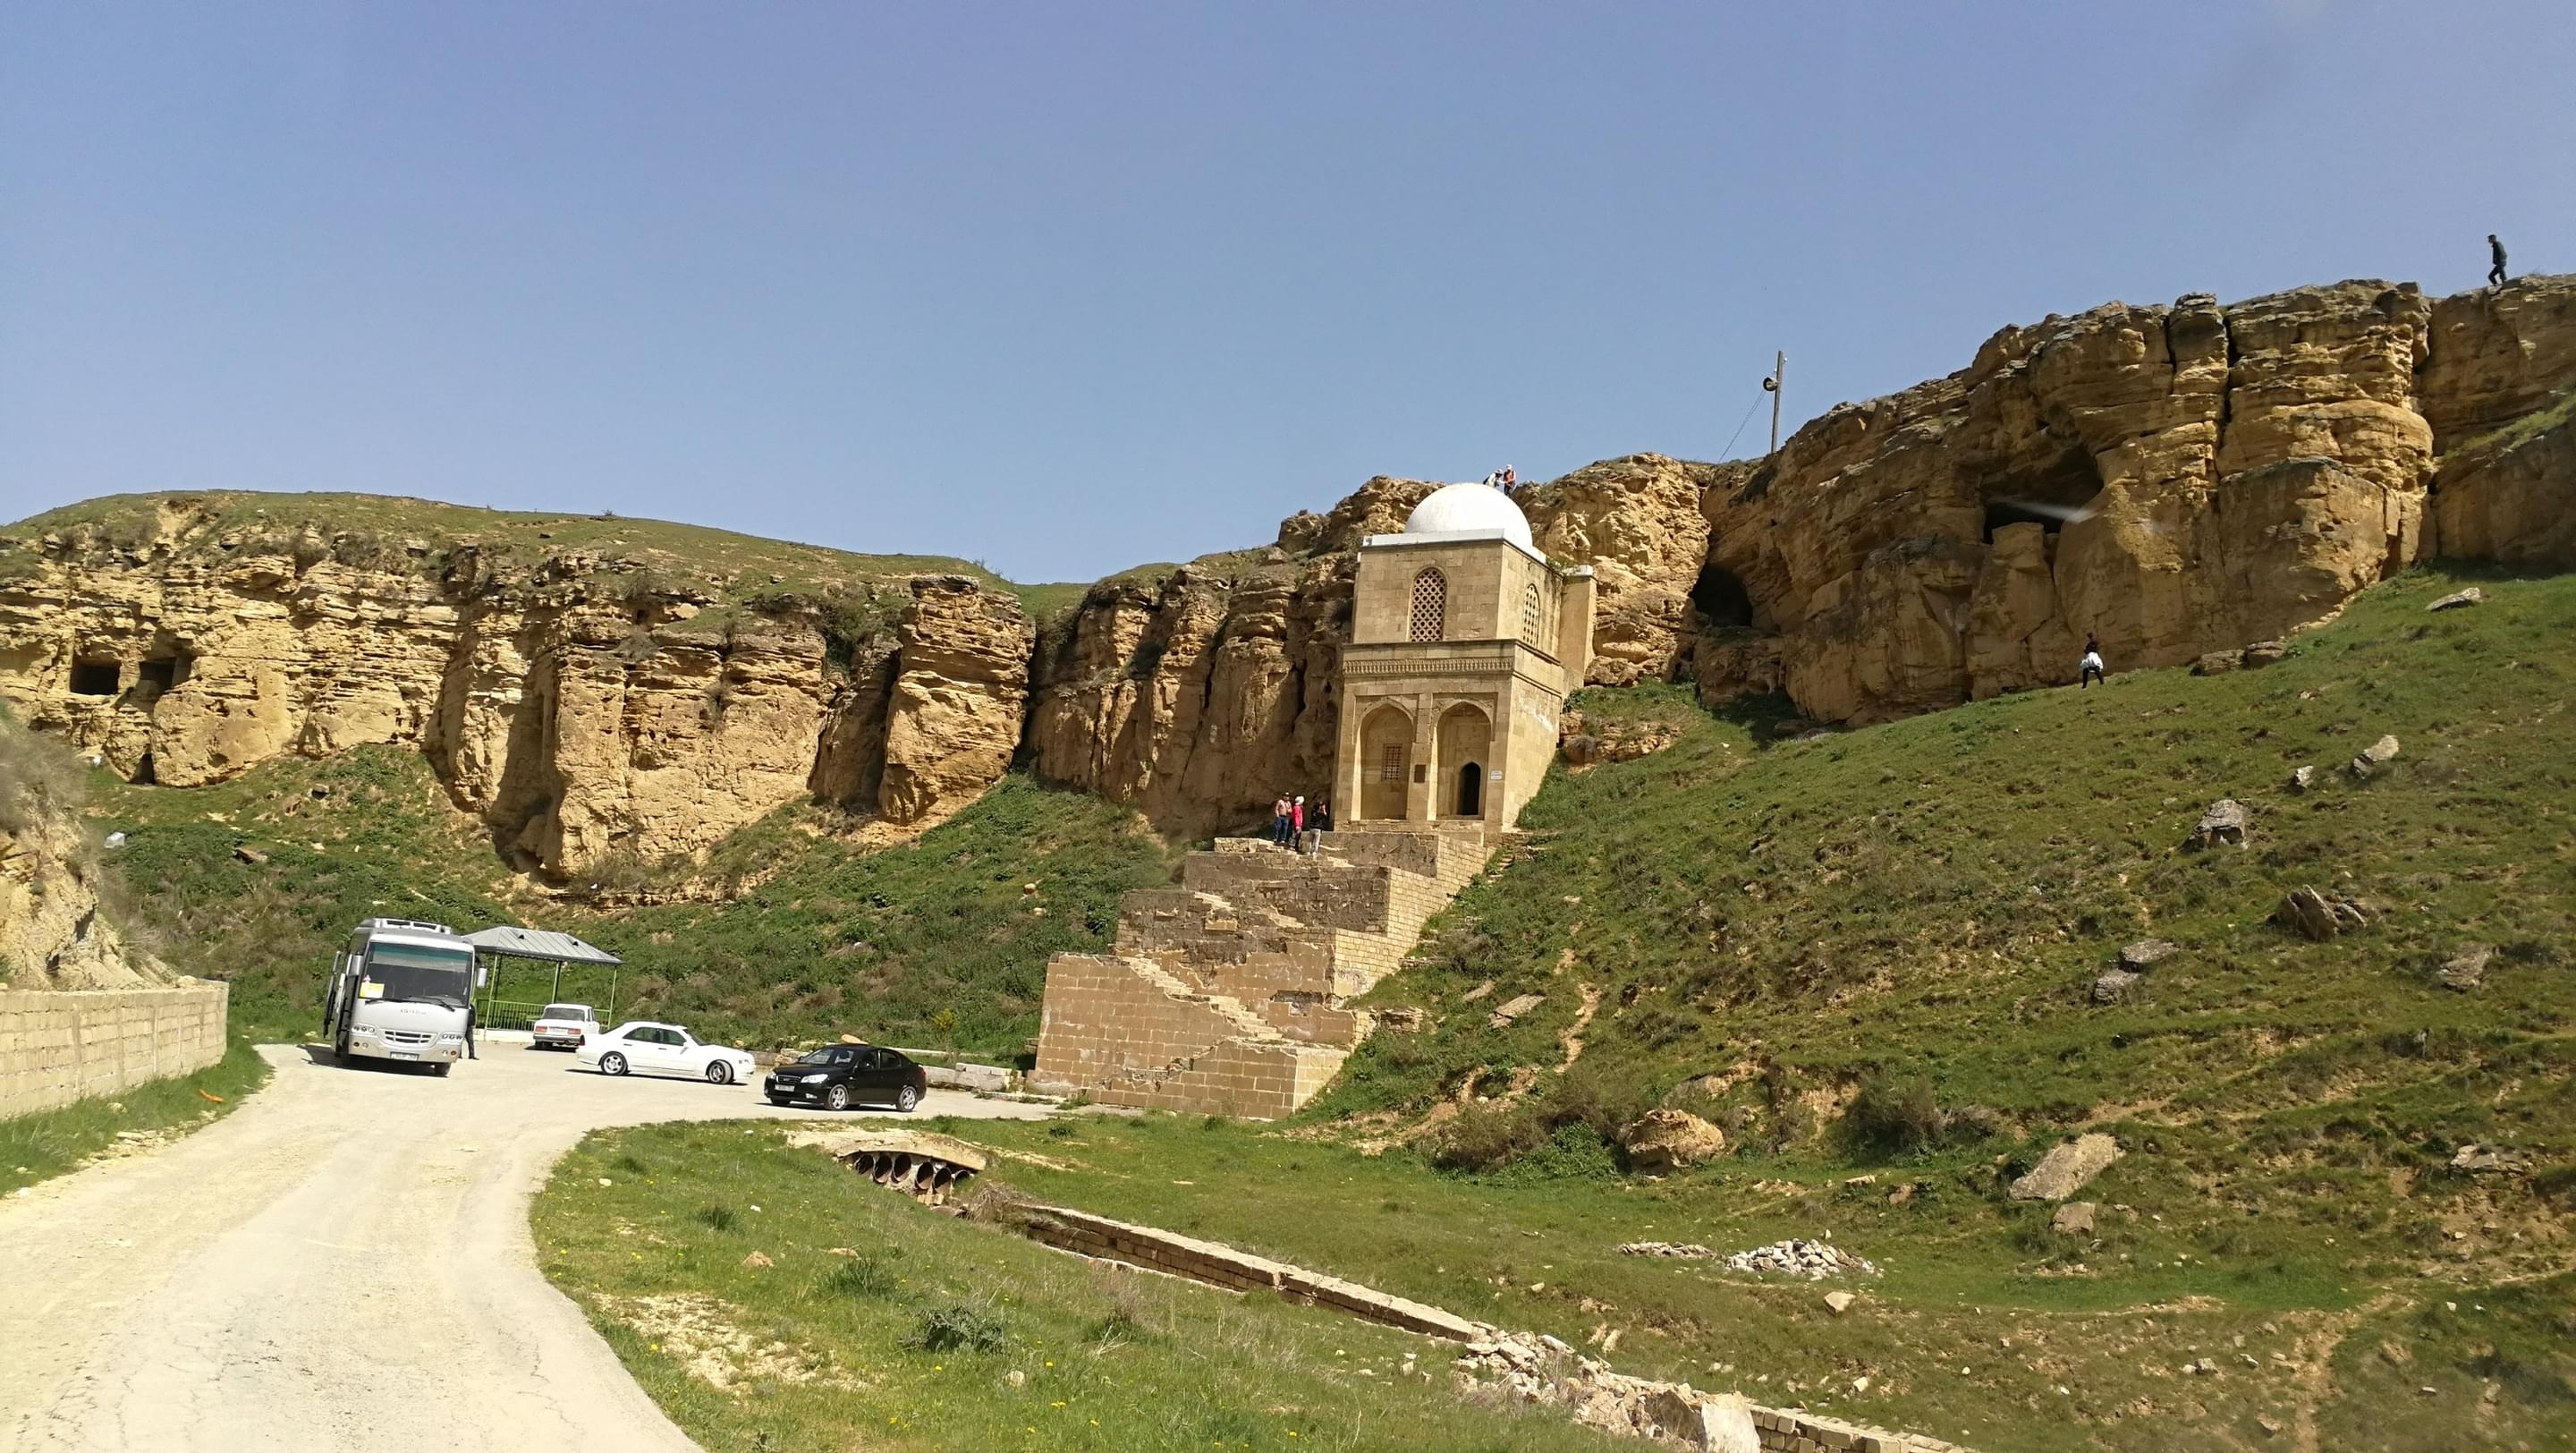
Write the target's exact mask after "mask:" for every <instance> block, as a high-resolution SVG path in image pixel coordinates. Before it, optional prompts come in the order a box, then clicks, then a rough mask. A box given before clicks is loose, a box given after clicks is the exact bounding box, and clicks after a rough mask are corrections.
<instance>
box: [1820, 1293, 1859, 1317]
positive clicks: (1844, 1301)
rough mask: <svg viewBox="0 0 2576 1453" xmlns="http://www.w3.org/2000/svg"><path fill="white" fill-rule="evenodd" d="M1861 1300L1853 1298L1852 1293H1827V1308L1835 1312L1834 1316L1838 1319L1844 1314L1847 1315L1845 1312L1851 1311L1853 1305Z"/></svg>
mask: <svg viewBox="0 0 2576 1453" xmlns="http://www.w3.org/2000/svg"><path fill="white" fill-rule="evenodd" d="M1859 1300H1860V1298H1858V1297H1856V1296H1853V1295H1852V1294H1851V1293H1849V1292H1827V1293H1825V1306H1826V1307H1827V1308H1829V1309H1830V1310H1831V1311H1832V1312H1833V1314H1834V1315H1835V1316H1837V1317H1839V1316H1841V1315H1842V1314H1843V1313H1845V1312H1848V1311H1850V1310H1851V1309H1852V1303H1854V1302H1857V1301H1859Z"/></svg>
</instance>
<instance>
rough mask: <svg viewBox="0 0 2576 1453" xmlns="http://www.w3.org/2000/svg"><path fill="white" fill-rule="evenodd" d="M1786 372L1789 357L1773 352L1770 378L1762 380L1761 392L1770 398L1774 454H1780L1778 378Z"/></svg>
mask: <svg viewBox="0 0 2576 1453" xmlns="http://www.w3.org/2000/svg"><path fill="white" fill-rule="evenodd" d="M1788 371H1789V355H1788V354H1787V353H1784V352H1774V353H1773V354H1772V356H1771V376H1770V377H1769V378H1766V379H1764V380H1762V391H1763V392H1764V393H1766V394H1769V395H1770V396H1771V452H1772V453H1774V454H1777V453H1779V452H1780V376H1781V375H1782V374H1785V373H1787V372H1788Z"/></svg>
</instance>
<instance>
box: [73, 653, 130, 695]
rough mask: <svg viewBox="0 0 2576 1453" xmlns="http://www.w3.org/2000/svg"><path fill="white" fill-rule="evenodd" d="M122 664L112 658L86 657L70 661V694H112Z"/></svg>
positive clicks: (123, 669)
mask: <svg viewBox="0 0 2576 1453" xmlns="http://www.w3.org/2000/svg"><path fill="white" fill-rule="evenodd" d="M124 672H125V668H124V666H123V665H121V664H120V663H118V662H117V661H114V660H101V659H97V658H94V657H93V658H86V659H83V660H79V661H74V662H73V663H72V695H74V696H114V695H115V694H116V688H117V681H118V678H120V677H121V676H123V675H124Z"/></svg>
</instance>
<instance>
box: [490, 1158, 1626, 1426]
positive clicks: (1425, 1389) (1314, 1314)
mask: <svg viewBox="0 0 2576 1453" xmlns="http://www.w3.org/2000/svg"><path fill="white" fill-rule="evenodd" d="M942 1128H946V1129H951V1130H954V1129H956V1128H958V1127H957V1125H955V1124H948V1125H944V1126H943V1127H942ZM755 1206H757V1208H758V1209H756V1210H755V1209H753V1208H754V1207H755ZM535 1232H536V1239H537V1245H538V1248H539V1254H540V1257H541V1259H542V1262H543V1266H544V1269H545V1272H546V1274H547V1276H548V1277H550V1278H551V1279H553V1281H554V1282H555V1283H556V1285H558V1286H560V1287H562V1288H563V1289H564V1290H565V1291H566V1292H567V1293H569V1294H571V1295H572V1296H573V1297H574V1298H575V1299H576V1300H578V1301H579V1302H580V1303H581V1304H582V1305H583V1307H584V1308H585V1309H587V1310H588V1312H589V1314H590V1317H591V1320H592V1322H593V1324H594V1325H596V1326H597V1327H598V1328H599V1330H600V1332H601V1334H602V1335H603V1336H605V1337H606V1338H607V1340H608V1342H609V1344H610V1345H611V1346H612V1347H614V1348H615V1349H616V1350H617V1353H618V1355H619V1357H620V1358H622V1359H623V1360H624V1362H625V1364H626V1366H627V1367H628V1369H629V1370H630V1371H632V1372H633V1373H634V1375H635V1377H636V1379H637V1380H638V1381H639V1382H641V1383H642V1384H643V1386H644V1388H645V1390H646V1391H647V1392H649V1393H650V1394H652V1396H653V1397H654V1399H655V1400H656V1401H657V1402H659V1403H660V1404H661V1406H662V1407H663V1409H664V1410H665V1411H666V1412H668V1413H669V1414H670V1415H671V1417H672V1418H673V1420H675V1421H676V1422H678V1423H679V1424H680V1426H681V1427H682V1428H683V1429H684V1430H686V1431H687V1432H688V1433H689V1434H690V1435H691V1436H693V1437H695V1438H696V1439H697V1440H698V1442H699V1443H700V1444H702V1445H703V1446H705V1447H708V1448H711V1449H756V1448H770V1449H790V1448H827V1449H838V1448H901V1449H959V1450H975V1453H984V1450H990V1449H995V1448H1025V1449H1048V1450H1055V1449H1065V1450H1098V1453H1154V1450H1172V1453H1178V1450H1182V1449H1189V1450H1194V1453H1205V1450H1207V1449H1210V1448H1227V1449H1255V1450H1263V1453H1302V1450H1312V1449H1328V1450H1359V1449H1389V1450H1393V1449H1406V1448H1461V1449H1477V1450H1491V1453H1506V1450H1530V1453H1540V1450H1574V1449H1589V1450H1609V1449H1615V1448H1621V1447H1630V1446H1633V1445H1631V1444H1626V1443H1622V1442H1620V1441H1618V1440H1614V1439H1611V1438H1608V1437H1606V1436H1603V1435H1597V1434H1593V1433H1589V1432H1587V1431H1585V1430H1582V1429H1579V1428H1576V1427H1574V1426H1573V1425H1572V1424H1570V1423H1567V1422H1564V1421H1562V1420H1561V1419H1558V1418H1555V1417H1550V1416H1545V1415H1534V1414H1521V1413H1516V1412H1512V1411H1507V1410H1501V1409H1487V1408H1480V1407H1469V1406H1464V1405H1462V1404H1461V1403H1460V1402H1459V1401H1458V1399H1457V1397H1456V1395H1455V1394H1453V1393H1452V1392H1451V1391H1450V1389H1449V1387H1448V1385H1447V1365H1446V1362H1445V1360H1444V1359H1443V1358H1442V1357H1441V1355H1440V1354H1441V1344H1438V1343H1434V1342H1429V1341H1426V1340H1424V1339H1421V1338H1416V1337H1412V1336H1409V1335H1407V1334H1405V1333H1401V1332H1396V1331H1393V1330H1391V1329H1387V1328H1380V1327H1372V1326H1369V1325H1367V1324H1364V1323H1358V1322H1353V1321H1350V1320H1347V1319H1344V1318H1341V1317H1338V1316H1335V1315H1332V1314H1330V1313H1328V1312H1322V1311H1317V1310H1315V1309H1312V1308H1299V1307H1294V1306H1290V1305H1288V1304H1286V1303H1284V1302H1280V1301H1277V1300H1275V1299H1271V1298H1243V1297H1235V1296H1231V1295H1228V1294H1226V1293H1222V1292H1217V1291H1212V1290H1209V1289H1206V1288H1201V1287H1196V1286H1192V1285H1189V1284H1186V1283H1182V1282H1177V1281H1173V1280H1170V1279H1167V1278H1159V1277H1151V1276H1134V1275H1117V1274H1111V1273H1104V1272H1100V1271H1095V1270H1094V1269H1092V1268H1091V1267H1090V1266H1088V1265H1086V1264H1085V1263H1083V1262H1081V1261H1078V1260H1076V1259H1074V1258H1072V1257H1068V1256H1064V1255H1061V1254H1059V1253H1056V1252H1052V1251H1048V1250H1046V1249H1044V1248H1042V1247H1040V1246H1038V1245H1036V1244H1035V1243H1032V1242H1028V1241H1023V1240H1021V1239H1019V1238H1018V1237H1016V1236H1012V1235H1010V1234H1008V1233H1006V1232H1001V1231H997V1230H994V1229H991V1228H988V1227H983V1226H978V1225H974V1224H970V1223H967V1222H963V1221H957V1220H953V1219H950V1218H949V1217H946V1216H943V1215H940V1214H937V1213H935V1212H931V1211H928V1210H924V1209H923V1208H921V1207H918V1206H915V1205H914V1204H912V1203H911V1202H910V1201H907V1200H905V1199H903V1198H902V1197H900V1196H897V1195H894V1194H892V1193H890V1192H887V1191H883V1190H880V1189H878V1188H876V1187H874V1186H871V1185H868V1184H866V1183H864V1182H862V1181H860V1180H859V1179H858V1178H857V1177H855V1176H853V1175H851V1174H850V1173H849V1172H847V1171H844V1170H842V1169H840V1168H839V1167H838V1166H836V1165H834V1164H833V1163H832V1162H830V1161H829V1160H827V1159H826V1158H824V1157H823V1156H821V1155H818V1154H816V1153H815V1152H812V1151H800V1150H791V1149H789V1148H787V1146H786V1145H785V1143H784V1141H783V1138H782V1133H781V1132H779V1131H777V1130H772V1129H768V1128H761V1129H758V1130H753V1131H748V1132H747V1131H745V1130H744V1129H743V1128H742V1127H739V1126H725V1125H660V1126H649V1127H644V1128H640V1129H634V1130H625V1131H612V1132H603V1133H600V1134H597V1135H593V1136H592V1137H590V1138H589V1139H588V1140H586V1141H584V1142H583V1143H582V1145H581V1146H580V1147H579V1148H577V1149H576V1150H575V1151H574V1152H573V1153H572V1154H571V1155H570V1156H568V1157H567V1158H566V1159H565V1160H564V1161H563V1163H562V1164H560V1165H559V1166H558V1167H557V1168H556V1171H555V1174H554V1177H553V1179H552V1181H551V1182H550V1183H549V1185H548V1186H547V1187H546V1189H545V1190H544V1191H543V1192H542V1193H541V1194H540V1195H539V1197H538V1199H537V1203H536V1209H535ZM835 1248H839V1249H841V1250H842V1251H845V1252H848V1253H853V1254H849V1255H843V1254H836V1252H835ZM754 1253H758V1255H759V1256H760V1257H761V1258H763V1259H765V1261H766V1263H767V1264H766V1265H759V1264H752V1265H746V1260H747V1258H750V1257H751V1256H752V1255H753V1254H754ZM1408 1353H1412V1354H1416V1355H1417V1356H1419V1357H1420V1359H1421V1369H1420V1370H1419V1371H1417V1372H1415V1373H1414V1374H1413V1375H1412V1376H1410V1377H1408V1376H1407V1375H1406V1374H1405V1367H1404V1358H1405V1355H1406V1354H1408ZM1015 1374H1016V1376H1017V1379H1018V1380H1017V1381H1016V1382H1014V1380H1013V1377H1014V1375H1015ZM1426 1374H1427V1380H1426V1376H1425V1375H1426Z"/></svg>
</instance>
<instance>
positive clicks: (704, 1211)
mask: <svg viewBox="0 0 2576 1453" xmlns="http://www.w3.org/2000/svg"><path fill="white" fill-rule="evenodd" d="M696 1215H697V1220H698V1224H699V1225H701V1226H704V1227H706V1228H707V1229H708V1230H710V1231H730V1230H732V1229H733V1227H734V1214H733V1207H731V1206H700V1207H699V1208H698V1209H697V1212H696Z"/></svg>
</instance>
